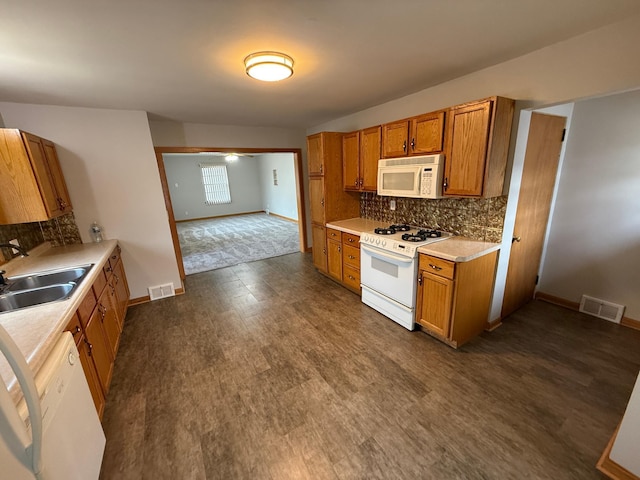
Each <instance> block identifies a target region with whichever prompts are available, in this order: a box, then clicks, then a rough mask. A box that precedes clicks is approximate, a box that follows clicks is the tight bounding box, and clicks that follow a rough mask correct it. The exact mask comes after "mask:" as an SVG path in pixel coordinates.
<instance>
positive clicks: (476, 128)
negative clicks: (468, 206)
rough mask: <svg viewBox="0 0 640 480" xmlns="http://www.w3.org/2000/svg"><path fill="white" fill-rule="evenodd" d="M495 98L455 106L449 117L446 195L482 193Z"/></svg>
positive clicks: (475, 194)
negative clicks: (493, 100)
mask: <svg viewBox="0 0 640 480" xmlns="http://www.w3.org/2000/svg"><path fill="white" fill-rule="evenodd" d="M490 121H491V101H486V102H481V103H476V104H472V105H467V106H462V107H460V108H453V109H452V110H451V114H450V116H449V139H448V143H449V145H448V158H447V159H446V161H445V185H446V188H445V192H444V193H445V194H446V195H460V196H480V195H482V185H483V181H484V172H485V164H486V159H487V144H488V140H489V125H490Z"/></svg>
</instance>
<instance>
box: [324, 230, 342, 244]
mask: <svg viewBox="0 0 640 480" xmlns="http://www.w3.org/2000/svg"><path fill="white" fill-rule="evenodd" d="M341 233H342V232H340V230H335V229H333V228H327V238H328V239H329V240H336V241H338V242H340V241H341V238H342V237H341V235H340V234H341Z"/></svg>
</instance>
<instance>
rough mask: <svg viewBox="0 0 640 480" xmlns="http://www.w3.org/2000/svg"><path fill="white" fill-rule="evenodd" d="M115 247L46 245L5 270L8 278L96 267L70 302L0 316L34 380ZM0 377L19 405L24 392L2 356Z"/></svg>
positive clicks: (111, 244) (113, 242)
mask: <svg viewBox="0 0 640 480" xmlns="http://www.w3.org/2000/svg"><path fill="white" fill-rule="evenodd" d="M116 245H118V241H117V240H105V241H103V242H100V243H83V244H79V245H69V246H64V247H52V246H51V245H50V244H44V245H41V246H39V247H36V248H35V249H33V250H32V251H30V252H29V256H28V257H24V258H15V259H13V260H11V261H10V262H8V263H6V264H4V265H3V266H2V268H3V269H4V270H6V271H7V276H9V277H10V276H16V275H23V274H27V273H34V272H40V271H44V270H53V269H58V268H68V267H73V266H77V265H86V264H90V263H93V264H94V267H93V268H92V269H91V270H90V271H89V273H88V275H87V277H86V278H85V279H84V280H83V281H82V283H81V284H80V285H79V286H78V288H77V290H76V291H75V292H74V294H73V295H72V296H71V297H70V298H69V299H67V300H63V301H59V302H51V303H46V304H43V305H39V306H37V307H30V308H25V309H22V310H17V311H14V312H4V313H2V314H0V325H2V326H3V327H4V328H5V329H6V330H7V332H8V333H9V335H10V336H11V337H12V339H13V340H14V342H15V343H16V344H17V345H18V348H19V349H20V351H21V352H22V354H23V355H24V356H25V358H26V360H27V363H28V365H29V367H30V368H31V371H32V372H33V375H34V376H35V375H37V373H38V371H39V370H40V368H41V367H42V365H43V364H44V362H45V361H46V359H47V357H48V356H49V354H50V353H51V350H52V349H53V347H54V346H55V344H56V342H57V341H58V338H59V337H60V334H61V333H62V332H63V331H64V329H65V328H66V326H67V324H68V323H69V321H70V320H71V317H72V316H73V314H74V313H75V311H76V310H77V309H78V306H79V305H80V303H81V302H82V300H83V299H84V297H85V295H86V294H87V292H88V291H89V290H90V289H91V287H92V285H93V282H94V281H95V280H96V278H97V277H98V274H99V272H100V270H101V268H102V266H103V265H104V264H105V262H106V261H107V260H108V259H109V255H110V254H111V252H112V251H113V249H114V248H115V247H116ZM0 376H1V377H2V379H3V380H4V382H5V384H6V386H7V388H8V390H9V394H10V396H11V399H12V400H13V401H14V402H15V403H16V404H17V403H18V402H19V401H20V399H21V398H22V391H21V389H20V387H19V385H18V382H17V380H16V377H15V374H14V373H13V370H11V367H10V366H9V364H8V363H7V361H6V359H5V358H4V356H2V355H0Z"/></svg>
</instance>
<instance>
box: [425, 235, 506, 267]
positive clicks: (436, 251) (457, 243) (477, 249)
mask: <svg viewBox="0 0 640 480" xmlns="http://www.w3.org/2000/svg"><path fill="white" fill-rule="evenodd" d="M496 250H500V244H499V243H491V242H483V241H482V240H474V239H472V238H467V237H451V238H448V239H447V240H443V241H441V242H436V243H431V244H428V245H424V246H422V247H419V248H418V252H419V253H423V254H426V255H431V256H432V257H438V258H442V259H444V260H449V261H452V262H458V263H462V262H469V261H471V260H475V259H476V258H479V257H482V256H484V255H487V254H488V253H491V252H495V251H496Z"/></svg>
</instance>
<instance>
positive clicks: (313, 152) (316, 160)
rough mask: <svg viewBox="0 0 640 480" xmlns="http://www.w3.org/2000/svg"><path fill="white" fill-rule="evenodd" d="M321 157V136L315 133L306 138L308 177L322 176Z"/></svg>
mask: <svg viewBox="0 0 640 480" xmlns="http://www.w3.org/2000/svg"><path fill="white" fill-rule="evenodd" d="M322 156H323V153H322V134H320V133H317V134H315V135H311V136H309V137H307V161H308V162H309V175H323V174H324V166H323V162H322Z"/></svg>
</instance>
